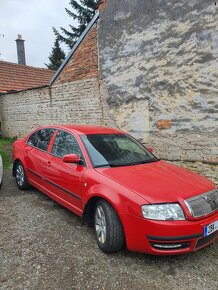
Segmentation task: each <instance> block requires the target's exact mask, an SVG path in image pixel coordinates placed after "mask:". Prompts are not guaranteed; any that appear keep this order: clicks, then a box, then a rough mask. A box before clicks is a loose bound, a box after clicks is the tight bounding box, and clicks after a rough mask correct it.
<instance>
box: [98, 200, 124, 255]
mask: <svg viewBox="0 0 218 290" xmlns="http://www.w3.org/2000/svg"><path fill="white" fill-rule="evenodd" d="M94 228H95V234H96V240H97V243H98V246H99V248H100V249H101V250H102V251H103V252H105V253H112V252H117V251H119V250H121V249H122V247H123V245H124V231H123V226H122V223H121V221H120V219H119V217H118V215H117V213H116V211H115V209H114V208H113V207H112V206H111V205H110V204H109V203H108V202H106V201H105V200H99V201H98V202H97V204H96V207H95V216H94Z"/></svg>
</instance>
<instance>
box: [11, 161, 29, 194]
mask: <svg viewBox="0 0 218 290" xmlns="http://www.w3.org/2000/svg"><path fill="white" fill-rule="evenodd" d="M15 179H16V184H17V187H18V188H19V189H21V190H26V189H29V188H30V185H29V182H28V180H27V177H26V173H25V170H24V167H23V164H22V163H21V162H20V161H18V162H17V163H16V164H15Z"/></svg>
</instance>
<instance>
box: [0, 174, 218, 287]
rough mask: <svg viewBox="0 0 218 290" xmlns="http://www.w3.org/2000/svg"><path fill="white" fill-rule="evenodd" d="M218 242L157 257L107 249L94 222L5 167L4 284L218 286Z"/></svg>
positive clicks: (1, 198) (1, 205)
mask: <svg viewBox="0 0 218 290" xmlns="http://www.w3.org/2000/svg"><path fill="white" fill-rule="evenodd" d="M217 273H218V243H217V242H216V243H214V244H213V245H211V246H209V247H207V248H204V249H202V250H200V251H198V252H195V253H191V254H187V255H182V256H172V257H155V256H148V255H144V254H138V253H133V252H129V251H127V250H123V251H121V252H119V253H116V254H111V255H106V254H104V253H102V252H101V251H100V250H99V248H98V246H97V244H96V242H95V237H94V231H93V229H92V228H90V227H82V226H81V221H80V218H78V217H77V216H76V215H74V214H73V213H71V212H70V211H68V210H66V209H64V208H63V207H62V206H59V205H58V204H57V203H55V202H53V201H52V200H51V199H49V198H48V197H46V196H45V195H43V194H42V193H40V192H39V191H37V190H34V189H33V190H30V191H27V192H22V191H19V190H18V189H17V188H16V185H15V182H14V180H13V178H12V177H11V172H10V171H8V172H6V173H5V176H4V182H3V187H2V190H1V191H0V289H1V290H3V289H16V290H19V289H22V290H23V289H37V290H39V289H40V290H43V289H52V290H54V289H60V290H62V289H63V290H67V289H86V288H88V289H108V290H109V289H131V290H134V289H136V290H137V289H148V290H149V289H152V290H155V289H207V290H209V289H218V276H217Z"/></svg>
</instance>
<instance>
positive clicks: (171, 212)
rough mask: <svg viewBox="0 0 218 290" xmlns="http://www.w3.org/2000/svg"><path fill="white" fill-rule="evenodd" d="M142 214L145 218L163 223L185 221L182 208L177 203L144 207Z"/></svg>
mask: <svg viewBox="0 0 218 290" xmlns="http://www.w3.org/2000/svg"><path fill="white" fill-rule="evenodd" d="M142 214H143V216H144V218H147V219H151V220H161V221H169V220H170V221H178V220H184V219H185V216H184V213H183V210H182V208H181V207H180V205H179V204H177V203H168V204H152V205H143V206H142Z"/></svg>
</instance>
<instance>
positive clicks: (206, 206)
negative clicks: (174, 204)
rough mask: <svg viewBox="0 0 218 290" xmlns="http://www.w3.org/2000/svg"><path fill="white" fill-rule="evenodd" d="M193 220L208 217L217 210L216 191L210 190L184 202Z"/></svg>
mask: <svg viewBox="0 0 218 290" xmlns="http://www.w3.org/2000/svg"><path fill="white" fill-rule="evenodd" d="M185 203H186V205H187V207H188V209H189V211H190V212H191V214H192V216H193V217H194V218H197V217H201V216H205V215H208V214H210V213H212V212H214V211H216V210H217V209H218V190H216V189H215V190H211V191H208V192H205V193H203V194H201V195H198V196H195V197H192V198H189V199H187V200H186V201H185Z"/></svg>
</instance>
